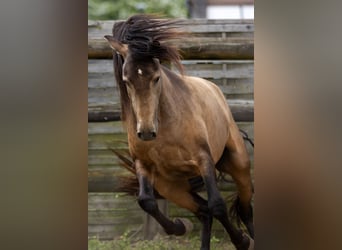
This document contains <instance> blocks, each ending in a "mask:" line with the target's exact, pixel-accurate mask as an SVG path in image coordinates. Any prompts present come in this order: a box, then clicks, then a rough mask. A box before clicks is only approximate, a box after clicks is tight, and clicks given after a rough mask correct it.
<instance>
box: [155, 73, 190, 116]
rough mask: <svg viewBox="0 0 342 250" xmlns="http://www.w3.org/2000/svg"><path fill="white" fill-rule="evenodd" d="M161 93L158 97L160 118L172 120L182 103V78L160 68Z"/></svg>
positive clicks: (183, 86)
mask: <svg viewBox="0 0 342 250" xmlns="http://www.w3.org/2000/svg"><path fill="white" fill-rule="evenodd" d="M162 78H163V79H162V80H163V81H162V82H163V83H162V84H163V85H162V91H161V95H160V101H159V105H160V109H159V110H160V112H161V118H164V119H174V118H175V117H176V114H177V113H179V108H180V107H181V105H180V104H181V103H183V102H184V100H185V97H184V92H183V91H182V89H183V90H185V89H186V86H185V85H184V84H183V82H182V81H183V80H182V77H181V76H180V75H178V74H177V73H175V72H172V71H170V70H169V69H167V68H165V67H162Z"/></svg>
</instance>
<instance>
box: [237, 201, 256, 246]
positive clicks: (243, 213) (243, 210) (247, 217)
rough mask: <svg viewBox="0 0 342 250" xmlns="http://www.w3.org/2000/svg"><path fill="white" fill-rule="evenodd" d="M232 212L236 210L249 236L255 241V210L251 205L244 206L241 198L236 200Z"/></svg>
mask: <svg viewBox="0 0 342 250" xmlns="http://www.w3.org/2000/svg"><path fill="white" fill-rule="evenodd" d="M232 210H236V211H235V213H236V214H237V216H238V217H239V218H240V219H241V221H242V222H243V224H245V226H246V228H247V230H248V233H249V235H250V236H251V237H252V238H253V239H254V225H253V208H252V205H251V204H242V203H241V202H240V199H239V197H237V198H236V201H235V202H234V204H233V206H232Z"/></svg>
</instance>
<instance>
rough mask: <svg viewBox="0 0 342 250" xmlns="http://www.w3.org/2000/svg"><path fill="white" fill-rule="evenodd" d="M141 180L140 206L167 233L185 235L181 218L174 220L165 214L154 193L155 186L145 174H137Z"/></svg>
mask: <svg viewBox="0 0 342 250" xmlns="http://www.w3.org/2000/svg"><path fill="white" fill-rule="evenodd" d="M137 177H138V180H139V197H138V203H139V205H140V207H141V208H142V209H143V210H144V211H145V212H146V213H148V214H150V215H151V216H152V217H153V218H155V219H156V220H157V221H158V223H159V224H160V225H161V226H162V227H163V228H164V230H165V232H166V233H167V234H174V235H183V234H185V233H186V228H185V226H184V224H183V223H182V222H181V221H180V220H177V219H176V220H175V221H174V222H173V221H171V220H170V219H168V218H167V217H166V216H165V215H163V214H162V213H161V212H160V210H159V208H158V204H157V201H156V199H155V197H154V194H153V187H152V185H151V184H150V183H149V181H148V179H147V178H146V177H145V176H141V175H140V176H139V175H138V176H137Z"/></svg>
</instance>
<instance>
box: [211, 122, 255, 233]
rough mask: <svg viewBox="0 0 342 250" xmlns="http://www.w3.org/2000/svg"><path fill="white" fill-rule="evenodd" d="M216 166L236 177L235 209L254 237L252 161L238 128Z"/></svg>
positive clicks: (232, 134)
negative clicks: (236, 195) (236, 194)
mask: <svg viewBox="0 0 342 250" xmlns="http://www.w3.org/2000/svg"><path fill="white" fill-rule="evenodd" d="M216 168H217V169H218V170H219V171H223V172H225V173H228V174H230V175H231V176H232V178H233V179H234V181H235V183H236V186H237V189H238V197H237V200H236V202H235V204H234V207H233V209H236V211H237V214H238V216H239V217H240V219H241V220H242V222H243V223H244V224H245V225H246V227H247V230H248V232H249V234H250V236H251V237H252V238H254V226H253V209H252V206H251V200H252V196H253V184H252V181H251V174H250V161H249V155H248V153H247V150H246V147H245V144H244V141H243V139H242V137H241V135H240V133H239V131H238V129H235V130H234V131H232V133H231V137H230V138H229V140H228V142H227V144H226V148H225V150H224V152H223V155H222V157H221V159H220V160H219V162H218V163H217V164H216Z"/></svg>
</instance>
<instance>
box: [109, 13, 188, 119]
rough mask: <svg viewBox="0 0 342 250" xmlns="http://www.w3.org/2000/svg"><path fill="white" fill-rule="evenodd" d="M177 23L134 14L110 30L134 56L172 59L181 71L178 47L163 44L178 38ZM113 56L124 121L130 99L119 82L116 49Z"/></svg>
mask: <svg viewBox="0 0 342 250" xmlns="http://www.w3.org/2000/svg"><path fill="white" fill-rule="evenodd" d="M179 26H180V20H170V19H157V17H156V16H153V15H135V16H132V17H130V18H129V19H128V20H127V21H122V22H117V23H115V24H114V26H113V30H112V31H113V37H114V38H115V39H117V40H118V41H120V42H121V43H124V44H127V45H128V48H129V50H130V51H131V53H132V56H133V57H134V59H136V60H144V59H146V58H157V59H159V60H160V62H170V63H173V64H174V65H175V66H176V67H177V69H178V70H179V71H180V72H181V73H183V67H182V64H181V57H180V54H179V51H178V49H177V48H175V47H173V46H171V45H169V44H167V42H168V41H170V40H173V39H179V38H180V37H181V36H182V35H183V34H184V32H181V31H179V30H177V28H178V27H179ZM113 59H114V73H115V78H116V82H117V83H118V85H119V89H120V96H121V118H122V120H123V121H125V120H126V115H127V110H128V108H129V105H130V101H129V100H128V94H127V89H126V87H125V86H124V83H123V82H122V66H123V63H124V59H123V57H122V56H121V55H119V54H116V53H114V54H113Z"/></svg>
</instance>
